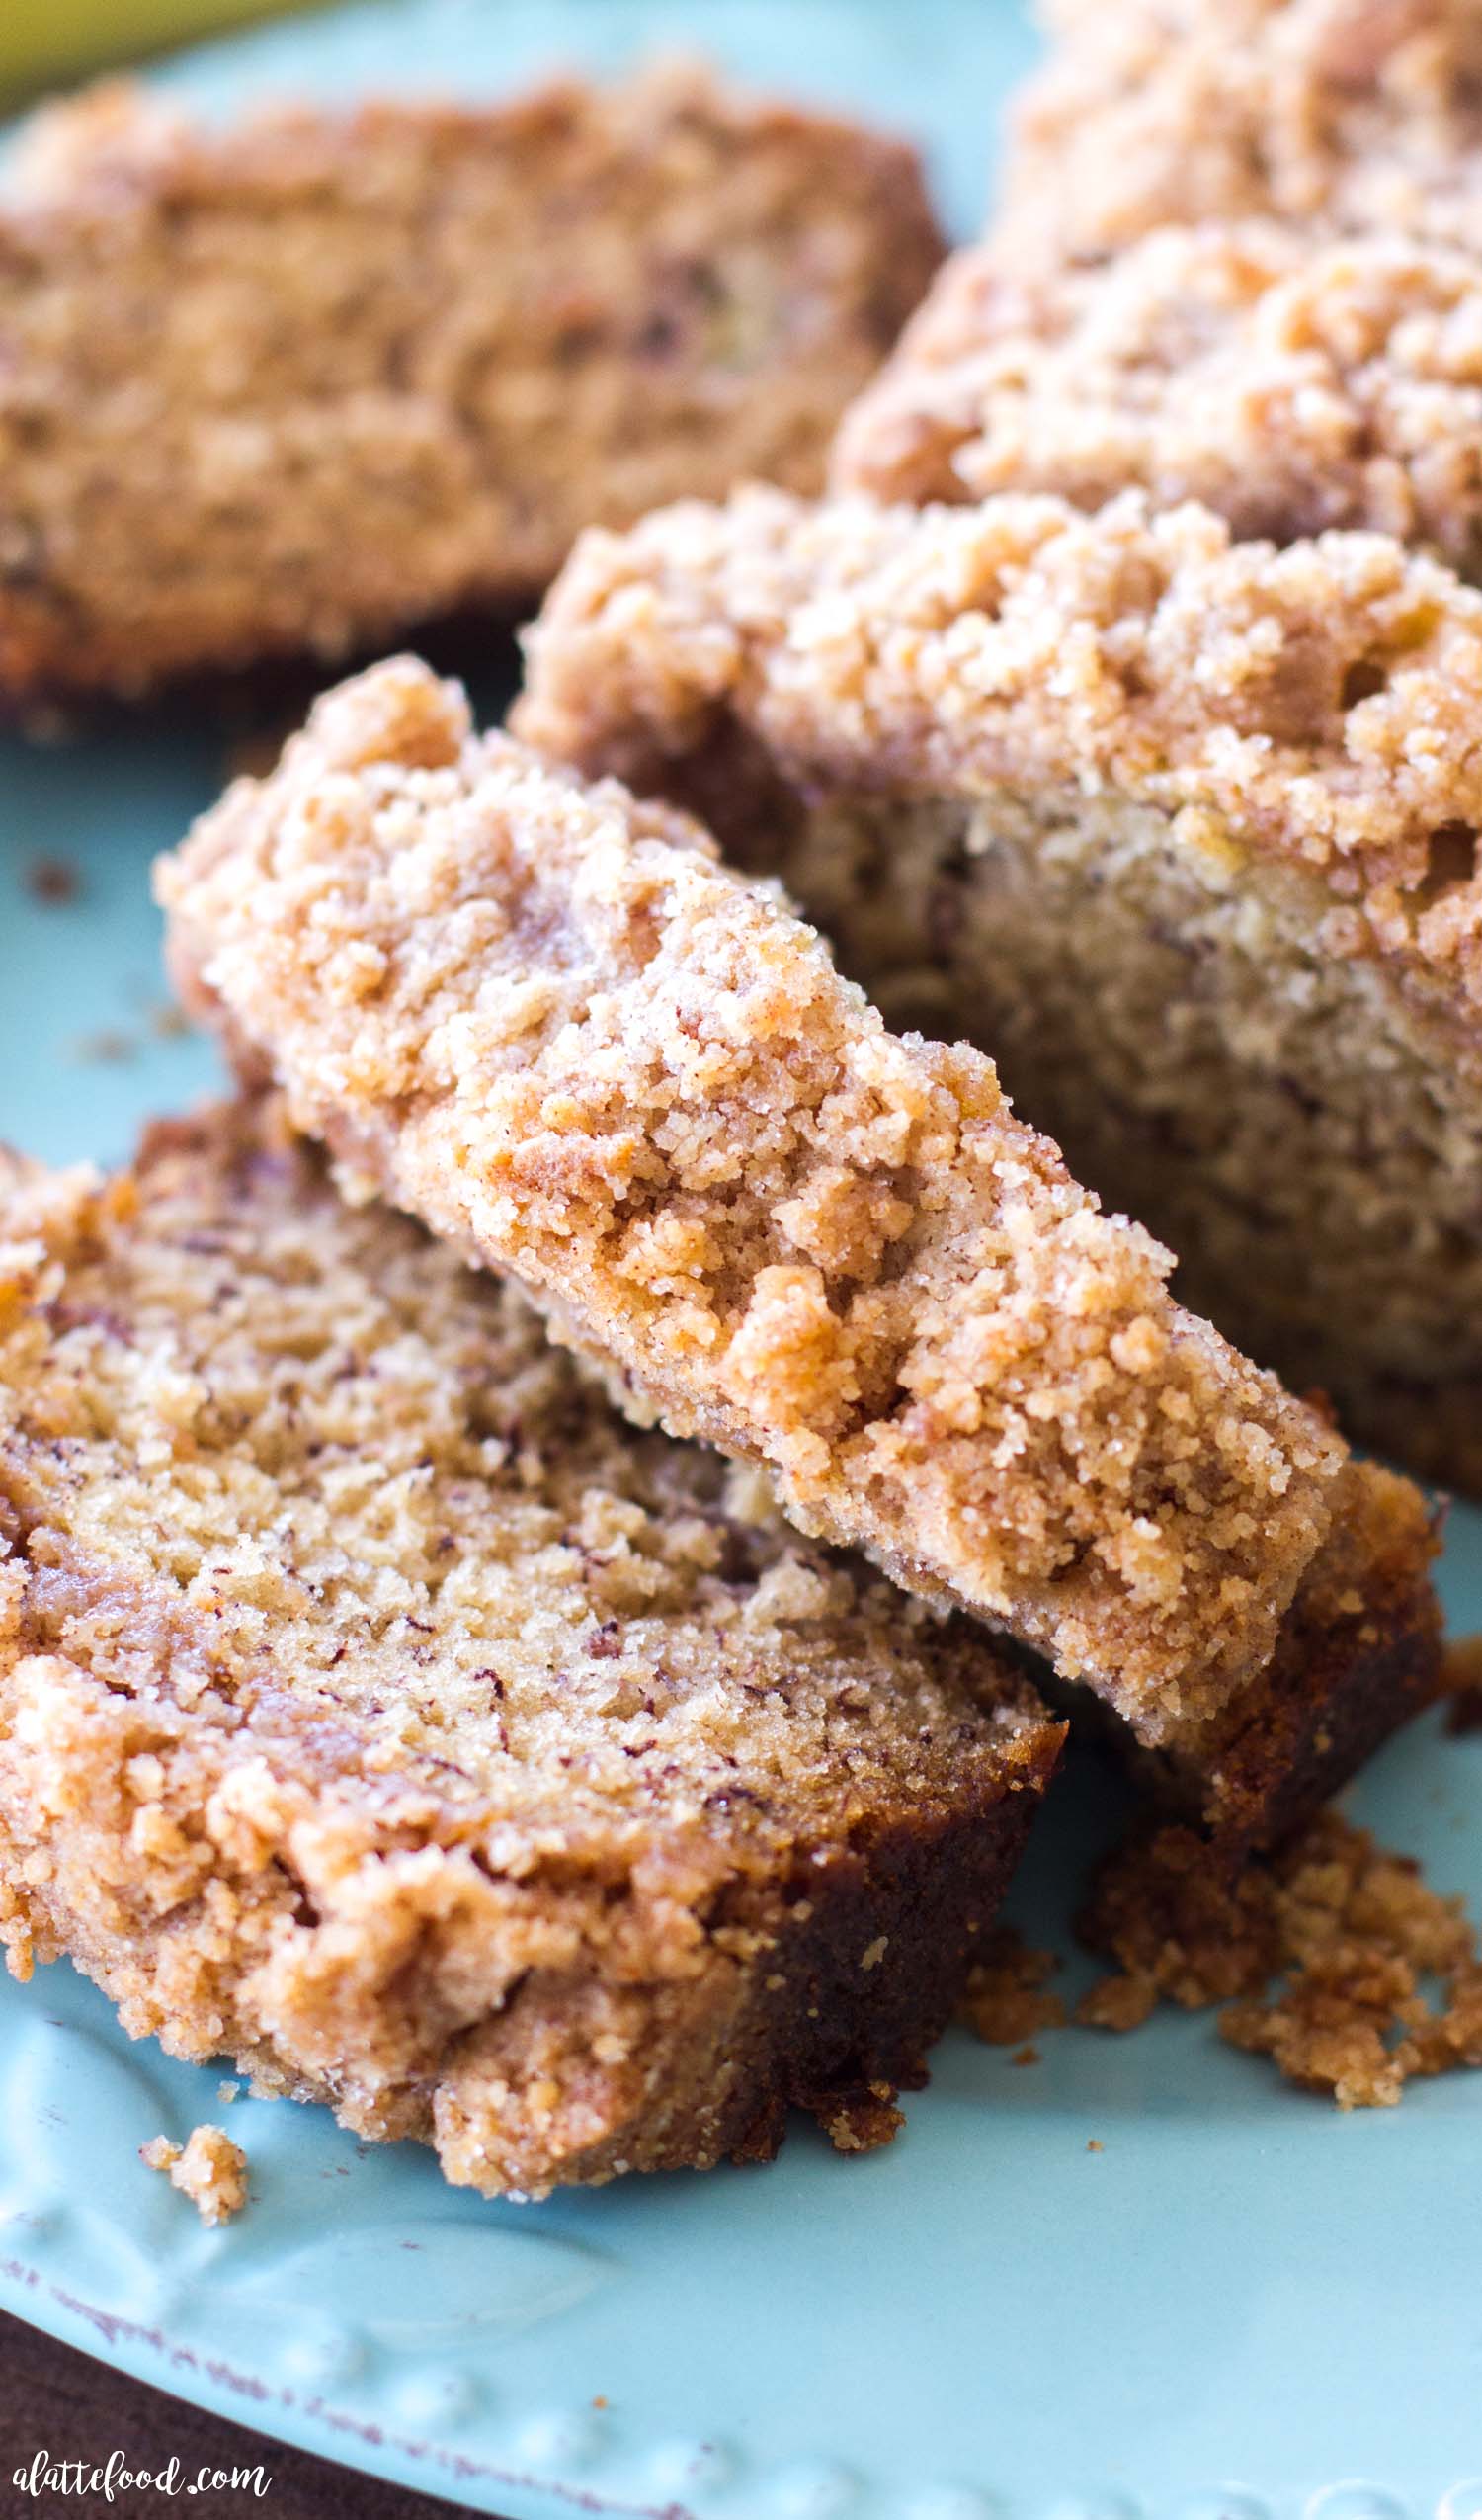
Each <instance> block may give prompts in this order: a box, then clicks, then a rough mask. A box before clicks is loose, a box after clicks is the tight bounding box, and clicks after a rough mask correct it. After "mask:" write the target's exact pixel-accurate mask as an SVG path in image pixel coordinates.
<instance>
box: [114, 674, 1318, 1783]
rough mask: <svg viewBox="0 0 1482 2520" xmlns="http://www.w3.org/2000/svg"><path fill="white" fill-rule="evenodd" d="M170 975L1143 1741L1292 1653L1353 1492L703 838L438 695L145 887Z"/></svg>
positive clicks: (352, 694)
mask: <svg viewBox="0 0 1482 2520" xmlns="http://www.w3.org/2000/svg"><path fill="white" fill-rule="evenodd" d="M159 888H160V894H161V898H162V899H163V900H164V901H165V902H166V904H167V906H168V908H169V910H170V914H171V922H172V927H171V934H172V953H173V956H174V959H175V966H176V969H177V972H178V974H179V975H180V977H181V978H182V979H183V981H184V982H185V984H186V985H187V986H188V987H190V988H191V989H192V991H193V993H194V994H195V995H196V996H197V997H198V998H199V999H200V1000H201V1001H202V1002H203V1003H204V1004H205V1005H206V1009H207V1011H208V1012H209V1011H210V1009H211V1008H212V1007H215V1008H216V1009H217V1011H218V1012H224V1020H225V1022H226V1025H227V1027H228V1031H229V1033H230V1034H231V1035H233V1036H234V1037H236V1038H237V1039H238V1040H240V1041H241V1042H244V1043H245V1044H246V1046H247V1048H248V1050H249V1051H250V1052H251V1053H252V1054H253V1055H254V1056H255V1057H257V1058H259V1059H266V1060H268V1061H270V1062H271V1064H272V1066H273V1068H274V1071H275V1073H276V1074H277V1075H278V1076H279V1077H280V1079H281V1080H282V1081H283V1083H284V1084H285V1085H286V1086H287V1088H288V1092H289V1095H290V1097H291V1100H292V1104H293V1108H294V1110H295V1113H296V1114H297V1116H298V1118H299V1120H300V1122H301V1123H302V1125H304V1126H306V1127H307V1128H309V1129H310V1130H311V1131H312V1132H313V1133H315V1134H322V1135H323V1136H324V1137H325V1138H326V1139H327V1140H328V1142H329V1143H330V1144H331V1146H332V1147H333V1149H334V1151H335V1152H336V1154H337V1156H338V1157H339V1158H340V1161H341V1163H342V1166H343V1168H344V1170H345V1172H346V1173H347V1175H348V1176H349V1177H350V1178H352V1179H353V1180H354V1179H359V1180H362V1181H364V1182H365V1183H367V1184H368V1185H369V1184H372V1183H373V1184H374V1185H375V1186H377V1187H378V1189H379V1190H380V1191H381V1192H382V1193H383V1194H384V1195H386V1196H388V1197H390V1198H391V1199H392V1200H394V1201H395V1202H396V1204H398V1205H400V1206H404V1207H406V1208H408V1209H410V1210H411V1211H412V1212H413V1213H415V1214H417V1215H419V1216H420V1217H422V1218H423V1219H424V1221H426V1222H428V1223H429V1224H431V1225H432V1226H433V1227H434V1228H435V1230H437V1231H438V1232H439V1233H440V1234H443V1235H445V1236H447V1237H449V1238H450V1239H451V1240H452V1241H453V1243H454V1244H455V1245H456V1246H458V1247H460V1248H462V1249H463V1250H464V1251H465V1252H467V1253H469V1254H470V1255H473V1256H476V1257H478V1258H480V1259H482V1260H483V1261H484V1262H486V1263H487V1264H489V1265H493V1266H498V1267H508V1268H511V1269H513V1270H514V1271H515V1272H516V1273H517V1274H518V1276H519V1277H520V1279H521V1281H522V1283H523V1284H525V1285H526V1286H527V1287H528V1288H530V1289H531V1290H533V1291H534V1293H535V1296H536V1298H537V1300H538V1301H540V1302H542V1303H544V1304H546V1305H548V1306H549V1307H550V1308H551V1310H552V1312H553V1315H554V1317H555V1319H556V1321H557V1324H558V1326H559V1327H560V1329H561V1332H562V1335H569V1336H571V1337H573V1338H574V1339H575V1340H577V1341H578V1342H579V1343H580V1344H582V1345H583V1346H584V1347H586V1348H588V1349H590V1350H591V1351H593V1352H595V1353H596V1354H597V1355H599V1356H601V1357H602V1358H603V1359H605V1360H606V1361H607V1362H608V1363H610V1364H611V1365H613V1366H614V1367H615V1368H616V1369H617V1373H618V1374H619V1375H620V1376H621V1377H622V1378H624V1379H625V1381H626V1382H627V1383H628V1384H629V1386H631V1389H632V1390H633V1392H634V1393H635V1394H636V1396H637V1400H638V1402H639V1403H640V1404H641V1405H642V1406H644V1407H645V1408H647V1409H648V1410H650V1411H654V1410H656V1411H657V1412H658V1413H659V1414H660V1415H661V1416H662V1417H663V1418H664V1420H665V1422H666V1424H668V1425H669V1426H670V1427H671V1429H672V1430H674V1431H676V1432H681V1431H682V1432H686V1433H696V1432H698V1433H700V1434H702V1435H703V1436H704V1437H705V1438H706V1439H707V1440H709V1441H712V1442H715V1443H717V1444H719V1445H720V1446H721V1447H722V1449H724V1450H727V1451H729V1452H732V1453H735V1454H739V1455H742V1456H749V1457H752V1458H755V1459H758V1460H761V1461H763V1462H765V1463H767V1464H768V1465H769V1466H770V1467H771V1469H772V1470H774V1471H775V1472H776V1474H777V1475H778V1477H779V1480H780V1485H781V1493H782V1496H783V1498H784V1501H785V1502H786V1504H787V1506H788V1510H789V1511H791V1512H793V1513H794V1514H796V1515H798V1516H799V1517H801V1518H802V1520H803V1522H804V1527H805V1528H811V1529H817V1530H822V1531H823V1532H824V1533H826V1534H827V1535H828V1537H829V1538H831V1539H832V1540H835V1541H842V1542H849V1543H854V1544H860V1545H863V1546H864V1548H865V1549H866V1550H867V1551H868V1552H869V1554H871V1555H873V1556H875V1557H876V1558H877V1560H878V1561H879V1562H880V1563H881V1564H882V1565H883V1566H884V1567H885V1568H886V1570H887V1571H888V1572H890V1573H892V1574H893V1575H895V1576H896V1577H897V1579H898V1580H902V1581H904V1582H906V1583H907V1584H908V1585H909V1586H912V1587H913V1588H918V1589H922V1590H926V1591H928V1592H930V1593H933V1594H935V1595H936V1596H938V1597H939V1598H941V1597H946V1598H948V1599H950V1598H955V1599H956V1600H958V1601H960V1602H962V1603H964V1604H966V1605H967V1606H969V1607H971V1608H973V1609H975V1610H977V1611H978V1612H980V1613H983V1614H986V1615H988V1616H989V1617H991V1618H993V1619H995V1620H997V1621H999V1622H1001V1623H1002V1624H1004V1625H1006V1626H1008V1627H1009V1628H1011V1629H1012V1630H1013V1632H1014V1633H1015V1634H1016V1635H1018V1636H1020V1637H1021V1638H1024V1639H1025V1640H1026V1641H1029V1642H1031V1643H1033V1644H1035V1645H1037V1646H1040V1647H1042V1648H1043V1649H1044V1650H1046V1651H1047V1652H1049V1653H1050V1654H1051V1656H1052V1657H1053V1659H1054V1660H1055V1661H1056V1663H1057V1665H1058V1667H1059V1668H1060V1670H1061V1671H1062V1673H1064V1674H1065V1675H1066V1676H1068V1677H1072V1678H1079V1677H1084V1678H1085V1679H1087V1680H1088V1682H1089V1683H1090V1684H1091V1685H1093V1686H1095V1687H1096V1688H1097V1689H1098V1690H1099V1691H1100V1692H1101V1693H1102V1694H1103V1695H1105V1696H1106V1697H1107V1698H1108V1699H1109V1700H1110V1701H1111V1703H1112V1704H1113V1705H1114V1706H1116V1707H1117V1708H1118V1709H1119V1711H1120V1712H1121V1713H1122V1714H1124V1715H1125V1717H1126V1719H1127V1721H1128V1722H1130V1723H1131V1724H1132V1725H1133V1726H1134V1728H1135V1729H1136V1730H1137V1732H1138V1734H1139V1736H1140V1737H1141V1738H1143V1739H1146V1740H1149V1741H1156V1740H1158V1739H1161V1738H1164V1737H1166V1736H1167V1735H1169V1734H1170V1733H1172V1732H1174V1731H1176V1730H1177V1729H1178V1727H1179V1726H1180V1725H1182V1724H1186V1723H1188V1722H1192V1721H1194V1720H1196V1719H1202V1718H1203V1717H1205V1716H1207V1715H1209V1714H1210V1713H1212V1712H1213V1711H1214V1710H1216V1709H1218V1708H1219V1707H1220V1706H1221V1705H1222V1704H1224V1703H1225V1702H1226V1701H1227V1699H1228V1698H1229V1696H1230V1694H1231V1692H1232V1690H1234V1689H1235V1688H1237V1687H1238V1686H1239V1685H1240V1683H1241V1682H1242V1680H1243V1679H1244V1678H1245V1677H1246V1676H1247V1675H1248V1674H1249V1673H1250V1672H1251V1671H1252V1670H1253V1669H1254V1668H1256V1667H1258V1666H1259V1665H1260V1664H1261V1663H1262V1662H1263V1661H1264V1660H1265V1658H1266V1656H1267V1654H1268V1653H1269V1652H1270V1650H1271V1647H1272V1644H1273V1642H1274V1640H1275V1637H1276V1628H1277V1625H1278V1623H1279V1621H1280V1618H1281V1616H1282V1613H1283V1612H1284V1610H1285V1609H1286V1606H1287V1604H1288V1602H1289V1601H1290V1599H1291V1596H1292V1593H1293V1591H1294V1590H1295V1588H1296V1585H1297V1582H1298V1580H1299V1579H1300V1577H1301V1575H1302V1573H1303V1571H1304V1569H1305V1567H1306V1566H1307V1564H1308V1563H1309V1561H1310V1560H1311V1558H1312V1556H1313V1554H1314V1553H1315V1551H1316V1550H1317V1549H1318V1547H1319V1546H1320V1544H1321V1542H1322V1540H1323V1537H1324V1535H1325V1532H1326V1529H1327V1525H1328V1520H1329V1515H1330V1512H1331V1498H1330V1492H1329V1491H1330V1489H1331V1488H1332V1485H1333V1482H1334V1479H1335V1476H1336V1474H1337V1471H1338V1470H1339V1467H1340V1464H1341V1461H1342V1458H1343V1455H1342V1447H1341V1446H1340V1445H1339V1444H1338V1443H1337V1441H1336V1439H1334V1438H1333V1437H1332V1436H1331V1435H1330V1434H1329V1433H1328V1431H1327V1430H1326V1429H1325V1428H1324V1426H1323V1425H1322V1424H1321V1422H1320V1421H1319V1420H1318V1419H1317V1418H1316V1417H1315V1416H1314V1415H1313V1414H1312V1413H1311V1412H1310V1411H1308V1410H1306V1409H1304V1408H1302V1407H1301V1406H1299V1404H1298V1403H1296V1402H1295V1401H1293V1400H1291V1399H1289V1398H1288V1397H1287V1395H1286V1394H1285V1393H1284V1392H1282V1391H1281V1389H1280V1387H1279V1386H1277V1385H1276V1383H1275V1382H1274V1381H1273V1380H1272V1379H1271V1378H1270V1377H1267V1376H1263V1375H1261V1374H1259V1373H1257V1372H1256V1371H1255V1370H1254V1369H1253V1368H1251V1367H1249V1366H1248V1365H1246V1364H1245V1362H1244V1361H1243V1360H1242V1359H1240V1358H1239V1357H1237V1356H1236V1355H1235V1354H1234V1353H1233V1352H1232V1351H1231V1350H1229V1349H1228V1348H1226V1347H1225V1346H1224V1344H1223V1343H1222V1342H1221V1341H1220V1340H1219V1339H1217V1338H1216V1337H1215V1336H1214V1335H1213V1333H1212V1332H1210V1331H1209V1329H1208V1328H1207V1326H1206V1325H1205V1324H1203V1323H1200V1322H1198V1321H1196V1320H1194V1318H1192V1317H1191V1316H1190V1315H1188V1314H1187V1313H1183V1312H1181V1311H1180V1310H1179V1309H1178V1308H1177V1307H1176V1306H1175V1305H1174V1304H1173V1303H1172V1302H1170V1300H1169V1297H1168V1294H1167V1289H1166V1284H1165V1280H1166V1275H1167V1271H1168V1268H1169V1266H1170V1263H1169V1260H1168V1255H1167V1254H1166V1253H1163V1252H1160V1251H1159V1249H1158V1247H1157V1246H1156V1245H1155V1244H1152V1243H1150V1242H1149V1240H1148V1238H1147V1237H1146V1236H1145V1235H1144V1234H1142V1233H1141V1232H1140V1231H1139V1230H1138V1229H1137V1228H1136V1227H1134V1226H1131V1225H1129V1224H1127V1223H1126V1221H1125V1220H1124V1219H1118V1218H1106V1217H1104V1216H1102V1215H1101V1214H1100V1213H1099V1212H1098V1209H1097V1207H1096V1204H1095V1202H1094V1201H1093V1200H1091V1199H1090V1198H1089V1197H1088V1196H1087V1194H1086V1193H1085V1192H1084V1191H1082V1190H1081V1189H1080V1188H1079V1186H1078V1185H1077V1184H1076V1183H1074V1182H1073V1181H1072V1180H1071V1179H1070V1177H1069V1175H1068V1174H1067V1173H1066V1171H1065V1168H1064V1166H1063V1164H1062V1163H1061V1161H1060V1158H1059V1156H1058V1153H1057V1152H1056V1150H1055V1149H1054V1148H1053V1147H1052V1146H1050V1145H1049V1144H1048V1142H1047V1141H1046V1140H1044V1139H1042V1138H1039V1137H1037V1136H1036V1135H1035V1134H1034V1133H1033V1132H1032V1131H1030V1130H1029V1129H1027V1128H1026V1127H1025V1126H1024V1125H1023V1124H1022V1123H1021V1122H1019V1121H1018V1120H1016V1119H1015V1117H1014V1115H1013V1113H1012V1112H1011V1110H1010V1109H1009V1107H1008V1105H1007V1104H1006V1102H1005V1101H1004V1098H1003V1096H1002V1095H1001V1093H1000V1091H999V1088H998V1085H997V1082H996V1079H995V1076H994V1072H993V1069H992V1067H991V1066H990V1065H989V1063H988V1061H987V1060H986V1059H984V1058H983V1057H981V1056H980V1055H978V1054H976V1053H975V1052H972V1051H970V1050H966V1049H964V1048H961V1047H958V1048H957V1049H955V1050H947V1049H944V1048H941V1047H934V1046H931V1045H928V1044H926V1043H924V1042H922V1041H921V1040H920V1039H919V1038H918V1037H915V1036H907V1037H906V1038H905V1039H899V1038H896V1037H894V1036H892V1035H891V1034H889V1033H888V1032H887V1031H886V1030H885V1027H884V1025H883V1023H882V1021H881V1019H880V1017H879V1015H878V1014H877V1013H876V1012H875V1010H874V1009H873V1008H871V1007H870V1006H869V1005H868V1004H867V1002H866V1001H865V1000H864V997H863V996H862V995H861V993H860V991H859V990H858V989H855V988H853V987H851V986H850V985H849V984H848V983H846V982H844V981H843V980H841V978H840V977H839V974H838V973H837V971H836V970H835V968H834V966H833V964H832V962H831V961H830V959H829V957H828V954H827V952H826V950H825V949H824V948H823V946H822V945H821V944H820V942H819V940H818V938H817V937H816V936H815V935H814V934H813V932H812V931H811V930H809V929H807V928H805V927H803V926H802V925H801V923H800V922H799V921H797V920H796V919H795V918H793V917H792V916H791V915H790V913H789V912H788V911H787V910H786V908H785V907H784V906H783V905H782V903H780V902H779V900H778V899H777V897H776V896H775V895H774V894H772V893H770V892H769V891H767V890H766V889H765V888H762V887H757V886H753V885H750V884H748V883H746V882H744V881H743V880H741V879H740V878H738V877H736V876H734V875H732V874H730V873H729V872H728V871H727V870H725V869H723V868H721V867H719V866H717V865H716V864H715V863H714V860H713V856H712V854H711V851H710V847H709V843H708V842H707V841H706V840H705V839H704V837H703V835H702V834H700V833H699V832H698V831H697V829H696V827H695V826H694V825H692V824H690V823H688V822H687V820H686V819H685V818H684V817H683V816H681V815H678V814H676V813H673V812H670V811H668V810H667V809H666V808H663V807H661V806H646V805H640V804H639V803H637V802H636V801H635V800H634V799H633V798H631V797H629V796H628V795H627V794H626V793H625V792H624V791H622V790H620V789H618V788H617V786H616V785H612V784H608V785H605V786H602V787H599V788H596V789H588V788H587V787H585V786H584V785H583V784H582V783H581V782H580V781H579V780H577V779H576V778H575V777H574V776H573V775H572V774H570V773H565V772H561V771H558V770H553V769H552V768H551V767H550V766H549V765H548V764H545V763H542V762H541V761H540V760H538V759H537V758H536V757H535V756H534V755H532V754H531V753H529V752H527V751H525V750H524V749H523V748H522V747H520V746H517V745H514V744H512V743H511V742H510V741H509V739H508V738H507V737H504V736H490V737H488V738H486V739H484V740H483V741H482V742H480V741H478V740H476V739H475V738H473V737H472V736H471V735H470V733H469V729H468V719H467V713H466V708H465V705H464V704H463V702H462V700H461V696H460V695H458V694H457V693H456V692H455V691H454V690H453V689H452V688H451V687H449V686H445V685H441V684H439V683H438V682H437V681H436V680H435V678H434V677H433V676H432V674H431V673H430V672H429V671H428V669H427V668H426V667H425V666H421V665H418V664H417V663H416V662H415V661H414V660H411V659H405V660H401V661H399V662H395V663H392V664H388V665H386V666H382V667H378V668H376V669H375V670H374V671H373V672H372V673H371V674H368V675H366V676H363V677H362V678H360V679H359V680H358V681H356V682H353V683H349V684H346V685H345V686H343V687H342V688H341V689H340V690H339V691H338V692H336V693H333V694H331V695H329V696H328V697H327V698H326V699H325V700H323V701H322V702H321V703H320V704H319V705H318V707H317V708H316V710H315V712H314V714H313V716H312V718H311V719H310V722H309V725H308V728H307V729H306V731H305V732H304V733H303V734H302V735H301V736H299V737H297V738H295V739H294V741H293V742H292V743H291V744H290V745H289V747H288V751H287V753H286V755H285V758H284V762H283V764H282V765H281V767H280V769H279V770H278V771H277V772H276V773H275V774H274V775H273V777H272V778H270V779H269V780H268V781H266V782H264V783H262V784H257V783H254V782H251V781H240V782H238V784H237V785H236V786H235V787H234V788H233V789H232V790H231V791H230V792H229V793H228V796H227V798H225V800H224V801H223V803H222V804H221V806H220V807H219V808H218V809H217V810H216V811H215V812H214V813H213V814H211V815H209V816H207V817H206V818H205V819H204V820H203V822H202V823H201V824H200V825H199V826H198V829H197V831H196V833H195V835H194V836H193V838H192V839H191V841H190V842H189V843H188V845H187V846H186V848H185V849H184V850H183V851H182V852H181V853H180V854H179V856H178V857H177V858H175V859H174V860H167V861H165V862H164V863H163V864H162V866H161V869H160V871H159Z"/></svg>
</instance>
